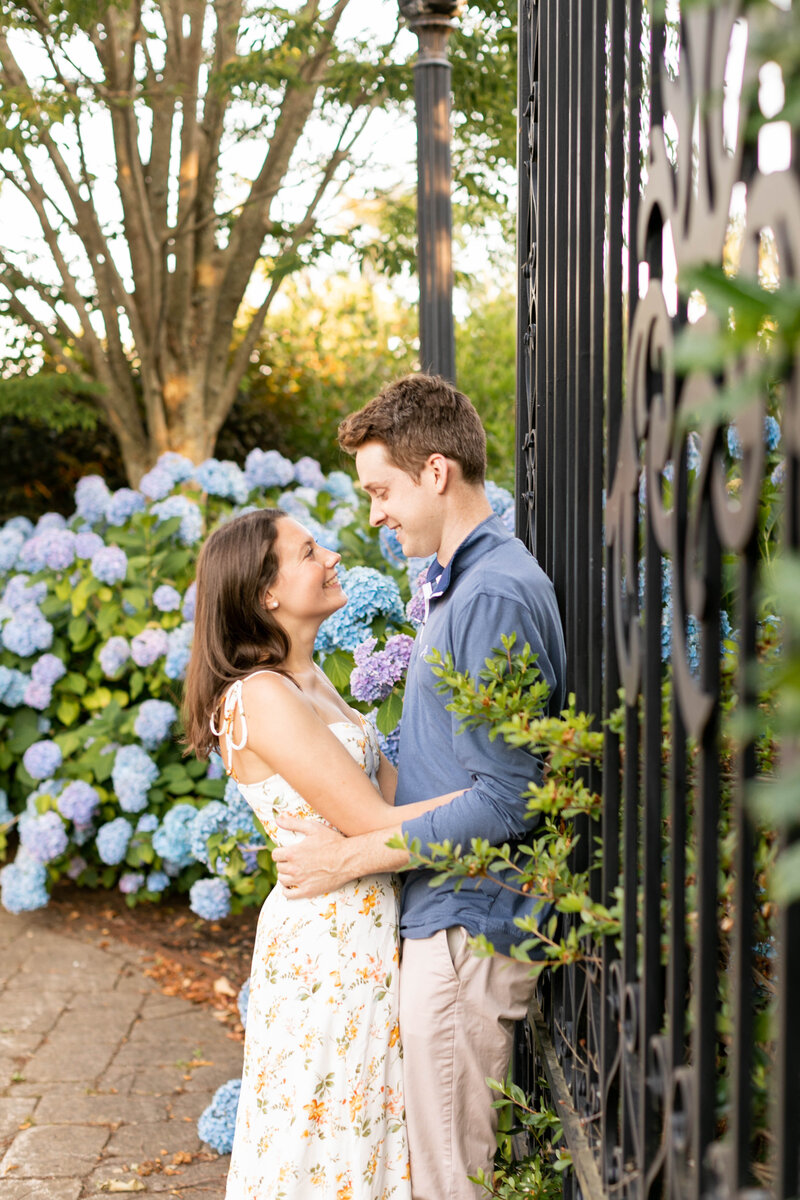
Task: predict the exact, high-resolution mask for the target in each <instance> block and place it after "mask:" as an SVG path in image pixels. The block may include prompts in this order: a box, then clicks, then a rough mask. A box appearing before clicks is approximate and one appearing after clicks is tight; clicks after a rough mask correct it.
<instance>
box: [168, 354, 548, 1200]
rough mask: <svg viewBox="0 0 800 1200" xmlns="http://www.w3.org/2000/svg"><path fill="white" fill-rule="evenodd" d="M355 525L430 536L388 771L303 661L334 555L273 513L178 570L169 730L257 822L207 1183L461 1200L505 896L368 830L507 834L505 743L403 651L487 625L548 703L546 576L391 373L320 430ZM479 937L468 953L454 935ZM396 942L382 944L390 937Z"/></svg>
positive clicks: (505, 928)
mask: <svg viewBox="0 0 800 1200" xmlns="http://www.w3.org/2000/svg"><path fill="white" fill-rule="evenodd" d="M339 441H340V444H341V446H342V447H343V449H344V450H346V451H347V452H349V453H350V454H353V455H355V464H356V469H357V471H358V477H359V480H360V483H361V486H362V488H363V489H364V490H365V491H366V493H367V495H368V496H369V499H370V504H371V509H370V521H371V523H372V524H373V525H375V526H380V525H387V526H388V527H389V528H390V529H393V530H394V531H395V532H396V534H397V537H398V539H399V541H400V544H401V546H402V548H403V550H404V552H405V554H406V555H407V556H408V557H412V556H415V557H416V556H420V557H421V556H430V555H434V556H435V557H434V558H433V562H432V564H431V568H430V570H429V573H428V580H427V582H426V583H425V585H424V592H425V599H426V605H425V620H424V623H423V624H422V626H421V628H420V630H419V632H418V634H417V638H416V641H415V644H414V648H413V652H412V657H411V662H410V665H409V669H408V676H407V681H406V691H405V700H404V708H403V723H402V730H401V735H400V758H399V768H398V771H397V772H395V770H394V768H393V767H392V765H391V764H390V763H389V762H387V760H386V759H385V757H384V756H383V755H382V754H381V752H380V749H379V747H378V743H377V737H376V734H375V730H374V729H373V728H372V726H371V725H370V724H369V723H368V722H367V721H365V719H364V718H363V717H362V716H361V714H360V713H358V712H355V711H353V710H351V709H349V708H348V707H347V706H346V705H345V704H344V702H343V700H342V698H341V697H340V696H339V695H338V693H337V692H336V691H335V690H334V688H333V687H332V685H331V684H330V682H329V680H328V679H327V677H326V676H325V675H324V673H323V672H322V671H321V670H320V668H319V667H318V666H317V665H316V664H315V662H314V659H313V649H314V641H315V638H316V634H317V630H318V628H319V626H320V624H321V623H322V621H323V620H324V619H325V618H326V617H328V616H330V615H331V613H333V612H335V611H336V610H337V609H339V608H340V607H341V606H342V605H344V604H345V603H346V597H345V596H344V594H343V592H342V590H341V587H340V586H339V583H338V579H337V574H336V566H337V564H338V562H339V556H338V554H335V553H333V552H332V551H329V550H327V549H324V548H323V547H321V546H319V545H318V544H317V543H316V542H315V541H314V539H313V538H312V537H311V535H310V534H309V533H308V531H307V530H305V529H304V528H303V526H302V525H300V524H298V523H297V522H296V521H294V520H293V519H292V518H290V517H288V516H286V515H285V514H283V513H282V512H280V511H279V510H275V509H266V510H262V511H259V512H252V513H249V514H247V515H244V516H242V517H239V518H237V519H236V520H234V521H231V522H230V523H229V524H227V525H225V526H223V527H221V528H220V529H218V530H216V531H215V533H213V534H212V535H211V537H210V538H209V539H208V541H207V542H206V544H205V546H204V548H203V551H202V553H201V555H200V559H199V562H198V571H197V608H196V618H195V643H194V650H193V656H192V661H191V664H190V668H189V674H188V677H187V684H186V716H187V732H188V739H189V742H190V744H191V746H192V747H193V748H194V749H195V751H196V752H197V753H199V754H201V755H204V754H208V753H209V751H210V750H212V749H217V748H218V749H219V752H220V754H221V755H222V758H223V761H224V763H225V767H226V770H227V771H228V772H229V773H230V774H232V775H233V776H234V778H235V779H236V780H237V782H238V784H239V787H240V789H241V791H242V792H243V794H244V795H245V797H246V798H247V800H248V802H249V803H250V804H251V805H252V807H253V809H254V810H255V812H256V814H257V816H258V817H259V819H260V821H261V822H262V824H263V825H264V827H265V829H266V830H267V832H268V834H269V835H270V837H271V838H272V839H273V841H274V842H275V847H276V848H275V850H274V858H275V861H276V863H277V868H278V881H279V882H278V885H277V886H276V887H275V888H274V889H273V891H272V892H271V893H270V895H269V896H268V898H267V900H266V902H265V904H264V907H263V909H262V912H261V916H260V919H259V925H258V933H257V936H256V944H255V950H254V955H253V965H252V973H251V979H250V1001H249V1008H248V1022H247V1037H246V1042H245V1059H244V1073H243V1079H242V1092H241V1098H240V1101H239V1110H238V1115H237V1121H236V1134H235V1139H234V1146H233V1154H232V1158H231V1166H230V1172H229V1175H228V1185H227V1200H313V1198H314V1197H319V1198H320V1200H411V1198H413V1200H468V1198H470V1200H472V1198H474V1197H477V1196H480V1195H483V1194H485V1193H484V1192H483V1190H482V1189H481V1188H480V1187H478V1186H476V1185H475V1184H473V1183H470V1182H469V1180H468V1176H470V1175H475V1174H476V1173H477V1172H478V1171H479V1170H480V1169H481V1168H482V1169H483V1170H484V1171H486V1172H487V1174H488V1175H489V1177H491V1168H492V1160H493V1156H494V1150H495V1132H496V1128H495V1127H496V1113H495V1110H494V1109H493V1108H492V1100H493V1095H492V1093H491V1090H490V1089H489V1087H488V1085H487V1083H486V1079H487V1077H491V1078H502V1077H504V1075H505V1073H506V1070H507V1068H508V1062H509V1057H510V1051H511V1039H512V1030H513V1023H514V1021H515V1020H517V1019H519V1018H521V1017H523V1016H524V1015H525V1012H526V1010H527V1007H528V1004H529V1001H530V997H531V993H532V987H533V985H532V982H531V980H530V978H529V974H528V969H527V968H526V966H525V965H524V964H522V963H519V962H517V961H516V960H515V959H513V958H512V957H511V956H510V950H511V946H512V945H513V943H514V942H515V941H520V940H521V939H522V936H523V935H522V934H521V932H520V930H519V929H518V928H517V926H516V925H515V924H514V918H515V917H516V916H519V915H521V912H522V911H524V908H523V907H521V903H523V904H524V901H522V902H521V901H520V898H519V897H517V896H516V895H515V894H514V893H512V892H510V891H508V890H506V889H504V888H502V887H501V886H500V885H499V884H498V883H496V882H494V881H492V880H482V881H474V882H473V881H471V880H466V881H462V886H461V888H460V890H456V889H455V887H454V886H453V885H452V884H449V883H445V884H443V885H440V886H437V887H435V888H432V887H431V886H430V873H429V872H426V871H424V870H412V871H409V872H408V873H406V874H405V875H404V876H403V879H404V884H403V887H402V893H401V891H400V888H399V885H398V882H397V878H396V877H395V875H394V874H393V872H396V871H398V870H400V869H401V868H403V867H405V866H406V865H407V864H408V854H407V852H406V851H405V850H397V849H391V848H390V847H388V846H387V842H388V841H389V840H390V839H391V838H392V837H393V836H394V835H397V834H400V835H402V836H405V837H407V838H408V839H410V840H414V839H418V840H419V842H420V844H421V846H422V848H423V852H424V851H425V848H426V847H427V846H428V845H429V844H431V843H435V842H444V841H446V840H448V839H449V840H450V841H451V842H452V843H453V844H460V845H462V846H468V845H469V844H470V839H471V838H474V837H480V838H485V839H487V840H488V841H490V842H492V843H494V844H498V845H500V844H502V843H503V842H507V841H512V840H514V839H519V838H521V837H523V836H524V835H525V832H526V829H527V828H528V826H529V822H528V820H527V819H526V816H525V807H526V806H525V802H524V800H522V798H521V796H522V793H523V792H524V791H525V788H526V786H527V784H528V782H529V780H530V778H531V777H532V775H533V774H534V773H535V769H536V768H535V764H534V763H533V761H532V759H531V757H530V756H529V755H528V754H527V752H525V751H523V750H518V749H514V748H512V747H509V746H507V745H505V744H504V743H503V742H502V741H501V740H500V739H498V740H496V741H494V742H490V741H489V739H488V736H487V734H486V732H485V730H481V729H477V730H466V731H461V729H460V725H459V720H458V718H457V717H455V716H454V715H453V714H452V713H450V712H448V711H447V707H446V705H447V697H446V696H442V695H441V694H439V693H438V692H437V691H436V689H435V684H436V682H437V681H436V679H435V677H434V676H433V674H432V671H431V668H430V666H429V665H428V663H427V662H426V656H427V655H428V654H429V652H430V651H431V650H433V649H434V648H435V649H437V650H439V651H440V652H441V654H442V655H444V654H445V653H447V652H448V651H449V652H450V653H451V654H452V656H453V660H454V662H455V666H456V668H457V669H458V670H459V671H468V672H469V673H470V674H471V675H472V676H473V677H475V676H477V674H478V673H479V671H480V670H482V668H483V666H484V663H485V659H486V658H487V657H489V656H490V655H491V654H492V652H493V650H494V648H495V647H496V646H498V645H499V643H500V637H501V635H502V634H510V633H516V636H517V645H518V646H522V645H523V644H524V643H525V642H528V643H529V644H530V646H531V648H532V650H533V651H534V653H535V654H536V655H537V662H538V666H539V669H540V670H541V672H542V674H543V677H544V678H545V680H546V681H547V683H548V684H549V686H550V708H551V711H553V712H556V711H560V708H561V706H562V703H563V689H564V683H563V680H564V645H563V639H562V633H561V625H560V620H559V616H558V610H557V606H556V601H555V596H554V593H553V589H552V586H551V584H550V583H549V581H548V579H547V578H546V576H545V575H544V574H543V572H542V571H541V570H540V568H539V567H538V565H537V563H536V561H535V559H533V558H532V557H531V555H530V554H529V553H528V551H527V550H526V549H525V547H524V546H523V545H522V543H521V542H519V541H518V540H517V539H516V538H514V537H512V536H511V535H510V534H509V533H508V531H507V530H506V529H505V527H504V525H503V523H502V522H501V520H500V518H499V517H497V516H496V515H494V514H493V513H492V509H491V507H490V505H489V503H488V500H487V498H486V493H485V490H484V474H485V467H486V439H485V434H484V431H483V427H482V425H481V422H480V419H479V417H478V415H477V413H476V411H475V409H474V407H473V406H472V404H471V403H470V401H469V400H468V399H467V398H466V397H465V396H464V395H462V394H461V393H460V392H458V391H457V390H456V389H455V388H454V387H452V386H451V385H450V384H448V383H447V382H445V381H444V380H442V379H440V378H438V377H433V376H426V375H415V376H409V377H407V378H405V379H401V380H399V381H398V382H396V383H393V384H391V385H389V386H388V387H386V388H385V389H384V390H383V391H382V392H381V394H380V395H379V396H377V397H376V398H375V399H373V400H372V401H370V403H369V404H367V405H366V407H365V408H363V409H361V410H360V411H359V412H356V413H353V414H351V415H350V416H349V417H347V418H346V420H345V421H344V422H343V423H342V425H341V426H340V429H339ZM481 933H483V934H486V936H487V937H488V939H489V940H490V941H491V942H492V943H493V944H494V946H495V948H496V950H497V952H498V953H496V954H495V955H494V956H493V957H491V958H477V957H474V956H473V955H472V954H471V952H470V949H469V945H468V938H469V937H470V936H471V935H476V934H481ZM401 939H402V942H401Z"/></svg>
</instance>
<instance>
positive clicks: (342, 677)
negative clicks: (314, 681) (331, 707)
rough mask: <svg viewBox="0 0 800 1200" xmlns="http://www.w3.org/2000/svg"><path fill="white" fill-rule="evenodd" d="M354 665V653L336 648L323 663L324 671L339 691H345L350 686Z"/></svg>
mask: <svg viewBox="0 0 800 1200" xmlns="http://www.w3.org/2000/svg"><path fill="white" fill-rule="evenodd" d="M354 666H355V660H354V658H353V656H352V654H349V653H348V652H347V651H346V650H334V651H333V653H332V654H329V655H328V656H327V658H326V659H325V660H324V661H323V663H322V669H323V671H324V672H325V674H326V675H327V676H328V679H330V681H331V683H332V684H333V686H334V687H335V688H336V690H337V692H343V691H346V690H347V689H348V688H349V686H350V676H351V674H352V672H353V667H354Z"/></svg>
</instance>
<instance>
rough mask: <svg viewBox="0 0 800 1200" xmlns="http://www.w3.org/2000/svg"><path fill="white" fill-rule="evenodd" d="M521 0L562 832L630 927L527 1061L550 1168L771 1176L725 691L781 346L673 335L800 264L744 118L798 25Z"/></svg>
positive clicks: (769, 1023)
mask: <svg viewBox="0 0 800 1200" xmlns="http://www.w3.org/2000/svg"><path fill="white" fill-rule="evenodd" d="M782 9H785V10H788V11H785V12H781V10H782ZM519 12H520V20H519V30H520V40H519V112H520V154H519V161H520V219H519V231H520V239H519V271H520V303H519V341H518V346H519V366H518V379H519V386H518V430H519V438H518V445H519V451H518V480H519V487H518V492H519V511H518V527H519V530H520V534H521V536H523V537H525V538H526V539H527V540H528V542H529V544H530V545H531V547H532V548H533V549H534V551H535V553H536V555H537V557H538V558H539V561H540V562H541V563H542V565H543V566H544V567H545V569H546V570H547V572H548V573H549V574H550V576H551V577H552V578H553V580H554V582H555V585H556V590H557V594H558V597H559V602H560V605H561V610H562V616H563V619H564V625H565V632H566V639H567V650H568V662H569V672H570V680H569V686H570V689H571V690H573V691H575V693H576V695H577V700H578V705H579V706H580V707H581V708H584V709H586V710H588V711H590V712H593V713H596V714H598V717H599V718H606V717H608V715H609V713H611V712H612V711H613V710H615V709H618V706H619V705H620V692H621V695H622V702H623V709H622V716H621V720H620V721H618V722H617V724H616V726H615V728H616V729H617V732H616V733H612V732H611V731H610V730H609V732H608V733H607V735H606V741H605V745H606V749H605V758H604V766H603V774H602V780H599V779H598V780H596V781H595V782H596V785H597V787H598V788H600V787H602V794H603V816H602V821H601V822H600V823H599V824H598V826H597V827H595V828H591V829H590V828H584V829H583V830H581V833H582V835H583V836H582V838H581V840H580V843H579V846H580V847H581V853H583V855H584V856H586V857H585V861H586V862H588V855H589V854H590V853H591V852H592V847H593V844H594V839H596V838H599V839H600V843H599V844H600V846H601V855H600V858H599V863H600V865H599V866H597V868H596V869H595V870H594V872H593V887H594V890H595V896H596V898H598V899H600V900H602V901H603V902H604V903H606V904H609V905H613V904H614V903H615V902H617V900H618V899H619V902H620V904H621V918H622V938H621V942H620V943H613V944H612V943H611V941H610V940H609V941H608V942H607V943H606V944H604V945H602V946H599V947H596V948H595V949H596V953H595V954H594V955H593V956H592V958H593V959H594V960H595V962H594V965H591V966H587V965H586V964H583V965H581V964H578V965H576V966H574V967H570V968H568V969H562V970H560V971H559V972H557V973H556V974H554V975H553V977H552V979H551V980H550V981H549V982H545V983H543V984H542V985H541V987H540V992H539V996H538V1000H537V1003H536V1004H535V1005H534V1008H533V1010H532V1022H531V1026H532V1031H533V1041H534V1043H535V1058H534V1066H533V1076H532V1080H533V1084H534V1086H535V1087H538V1086H539V1081H540V1080H541V1079H544V1078H546V1079H547V1086H548V1087H549V1089H550V1091H551V1093H552V1094H553V1096H554V1098H555V1100H556V1101H557V1103H558V1105H559V1111H560V1113H561V1114H562V1116H563V1117H564V1122H565V1130H566V1139H567V1142H568V1144H569V1146H570V1149H571V1150H572V1152H573V1158H574V1161H575V1167H576V1170H575V1173H574V1175H573V1176H572V1179H571V1180H570V1181H569V1182H568V1183H567V1184H565V1190H567V1191H568V1192H570V1193H571V1194H574V1195H583V1196H585V1197H589V1196H591V1197H592V1198H593V1200H594V1198H595V1197H597V1198H598V1200H599V1198H600V1197H601V1196H608V1197H611V1196H616V1195H620V1196H630V1197H645V1196H647V1197H651V1196H652V1197H656V1196H669V1197H673V1198H681V1200H683V1198H684V1197H687V1198H688V1197H696V1198H697V1200H700V1198H701V1197H742V1198H743V1197H745V1196H747V1197H748V1200H755V1198H756V1197H761V1196H765V1197H766V1196H775V1197H779V1198H781V1200H785V1198H788V1197H793V1196H797V1195H800V909H799V908H798V906H797V905H796V904H795V905H791V904H787V905H785V906H783V907H775V906H774V905H772V904H771V903H770V902H769V901H768V899H765V896H764V894H763V893H762V890H761V885H762V883H763V869H764V864H763V862H762V857H763V855H764V854H767V855H768V854H769V853H771V852H772V851H770V850H769V847H770V843H772V842H774V839H772V838H771V837H770V835H769V834H765V832H764V831H763V830H761V829H758V828H757V827H756V825H755V823H754V819H753V816H752V810H751V807H750V805H749V802H748V800H747V797H748V795H749V790H748V789H749V785H750V782H751V781H752V780H753V778H754V777H755V776H756V775H757V774H759V773H761V774H763V773H765V772H766V771H768V770H771V769H773V766H774V764H770V763H769V762H768V761H767V762H765V759H766V760H768V759H769V757H770V755H772V754H774V752H775V747H774V745H773V744H772V743H770V739H769V738H764V736H763V735H762V734H759V733H758V732H757V731H752V730H751V731H750V732H749V733H742V732H741V729H740V730H739V733H738V734H737V733H736V727H735V726H733V727H732V726H731V711H732V710H734V709H735V710H737V711H738V712H743V711H746V710H747V708H748V707H749V706H753V705H755V703H756V700H757V695H756V686H757V685H756V683H755V682H754V665H755V664H756V663H757V661H758V660H759V659H763V658H764V656H765V655H767V654H768V653H769V645H768V643H769V637H770V634H769V629H768V628H767V626H766V625H765V623H764V616H765V611H764V605H763V603H762V602H761V601H759V599H758V596H759V590H758V583H759V579H760V565H761V560H762V558H763V556H764V553H765V550H774V549H775V548H776V547H784V548H786V547H788V548H790V549H792V548H793V549H797V548H798V543H799V542H800V489H798V479H799V478H800V476H798V461H799V455H800V420H798V416H799V414H800V408H798V404H799V402H800V371H799V370H798V362H797V359H796V358H795V359H793V360H792V359H790V360H788V361H786V362H784V363H783V364H781V366H780V367H779V369H778V375H779V376H780V378H779V379H778V383H777V385H776V383H775V380H774V378H773V380H772V382H771V383H770V385H769V386H766V385H764V386H763V387H762V390H761V392H760V394H758V395H754V396H752V397H751V398H749V399H748V400H747V402H746V403H743V401H742V397H743V396H748V395H749V393H748V388H749V387H750V384H749V382H748V381H749V380H750V379H751V376H752V375H753V374H754V362H755V359H756V358H757V357H758V352H757V351H755V350H752V349H751V350H748V349H746V348H745V349H743V350H742V352H741V353H740V354H738V355H737V356H736V357H735V359H731V360H730V361H729V362H727V363H725V364H722V365H721V364H720V363H719V362H713V361H711V360H709V361H708V362H706V363H704V362H703V361H702V360H701V359H700V358H698V357H696V358H695V360H694V361H692V360H691V359H687V358H686V351H685V346H686V331H687V329H691V330H692V332H693V333H695V334H697V335H703V334H705V338H704V342H703V344H704V345H706V346H712V345H713V344H714V342H715V339H716V341H717V342H718V341H719V337H720V335H721V333H724V331H725V327H726V324H728V325H730V324H731V323H732V322H734V321H735V316H734V318H728V319H727V321H726V316H725V313H724V312H722V313H720V311H719V309H717V310H715V309H714V307H713V305H712V304H711V302H710V300H709V295H707V294H704V293H703V291H702V287H701V282H702V277H701V276H700V275H698V269H699V268H703V267H704V266H706V265H708V264H710V265H712V266H714V265H717V266H719V265H722V264H726V265H727V269H728V271H729V274H731V275H732V277H734V278H738V279H740V280H741V279H747V278H751V279H752V280H754V281H756V282H760V283H761V285H762V286H763V287H764V288H766V289H770V288H775V287H779V286H780V287H782V286H784V285H787V286H789V285H794V286H796V285H797V279H798V264H800V180H799V179H798V149H799V147H798V139H797V136H796V133H795V134H794V135H792V133H791V131H790V130H789V129H788V128H780V129H779V128H772V129H771V130H770V132H769V134H768V135H764V134H763V133H762V132H760V131H759V126H760V125H764V124H765V123H767V124H768V123H769V122H768V121H766V118H765V117H764V116H763V113H764V112H766V113H767V115H769V111H770V100H769V96H766V99H765V96H764V89H765V88H766V89H767V91H768V90H769V89H768V87H767V85H766V83H765V79H766V80H769V79H771V80H772V85H773V87H774V88H777V89H778V90H779V89H780V86H781V82H780V71H779V70H778V71H777V73H776V70H775V64H772V66H770V68H769V70H768V72H767V74H766V75H764V74H763V73H762V76H761V85H760V86H761V107H762V110H763V112H762V115H759V112H758V86H759V85H758V72H759V68H760V67H762V66H763V58H764V55H765V54H766V53H767V51H766V50H765V49H764V47H765V45H766V42H765V38H764V37H763V36H762V34H763V33H764V30H765V29H767V27H769V29H771V30H772V32H773V33H774V31H775V28H776V27H778V23H779V22H781V21H783V22H785V31H786V37H788V38H791V37H792V36H794V38H795V44H796V39H797V38H798V37H800V33H798V27H799V26H798V19H797V14H796V13H795V14H792V11H791V6H790V5H787V4H785V3H784V4H780V5H778V4H775V5H773V4H763V5H761V6H755V5H754V6H752V7H751V8H747V9H744V7H743V6H742V5H740V4H734V3H709V2H706V3H698V2H697V0H695V3H693V4H691V5H689V4H688V3H686V0H684V2H683V3H681V4H680V5H679V4H678V3H677V0H676V2H675V3H674V4H669V3H668V4H667V5H666V8H665V5H664V4H657V5H653V6H649V5H646V4H643V3H642V0H607V2H606V0H591V3H586V2H584V3H581V0H539V2H538V3H537V2H536V0H521V2H520V9H519ZM795 61H796V59H795ZM774 107H775V104H774V102H773V103H772V108H774ZM778 107H780V105H778ZM795 128H796V126H795ZM781 139H783V141H782V140H781ZM782 155H783V156H784V158H785V161H784V160H783V159H782V158H781V156H782ZM709 278H713V276H710V277H709ZM698 280H700V283H699V282H698ZM707 291H708V289H707ZM765 336H768V331H767V333H766V334H765V331H764V329H762V330H761V331H760V333H759V337H760V338H761V340H762V342H763V339H764V337H765ZM682 347H683V348H684V349H682ZM682 355H683V357H681V356H682ZM750 390H751V391H752V388H751V389H750ZM737 398H738V399H737ZM737 404H738V407H736V406H737ZM732 405H733V409H732V407H731V406H732ZM734 410H735V416H734V419H733V421H731V412H732V411H734ZM776 418H777V420H776ZM765 422H766V424H765ZM775 430H779V435H780V440H779V442H778V443H777V444H775V437H777V436H778V435H777V434H775V432H774V431H775ZM781 464H782V465H781ZM781 476H782V479H781ZM770 477H773V478H772V482H771V481H770ZM779 496H780V497H781V498H782V499H781V500H780V502H781V503H782V516H781V518H780V521H779V522H778V523H777V524H776V526H775V527H774V528H773V527H772V525H771V524H769V522H770V521H771V517H770V516H769V512H770V505H772V510H773V511H774V506H775V505H776V504H777V503H778V500H779ZM765 497H766V499H765ZM765 513H767V515H766V516H765ZM776 530H779V532H776ZM732 729H733V732H732ZM748 739H749V740H748ZM795 834H796V831H795ZM791 836H792V835H791V833H789V834H784V835H782V837H783V838H784V841H785V840H787V839H788V840H791ZM773 851H774V846H773ZM543 978H544V977H543Z"/></svg>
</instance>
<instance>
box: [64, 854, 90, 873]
mask: <svg viewBox="0 0 800 1200" xmlns="http://www.w3.org/2000/svg"><path fill="white" fill-rule="evenodd" d="M88 865H89V864H88V863H87V861H86V859H85V858H83V857H82V855H80V854H76V855H74V856H73V857H72V858H71V859H70V860H69V862H68V863H67V878H68V879H77V878H78V876H79V875H82V874H83V872H84V871H85V870H86V868H87V867H88Z"/></svg>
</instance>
